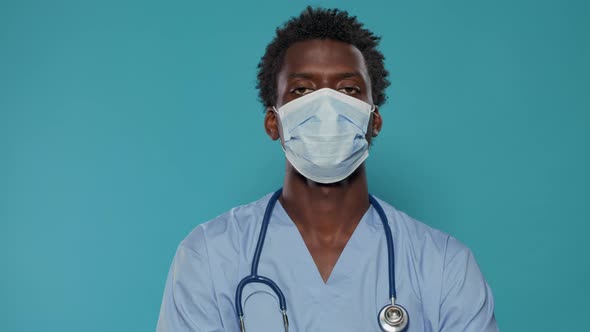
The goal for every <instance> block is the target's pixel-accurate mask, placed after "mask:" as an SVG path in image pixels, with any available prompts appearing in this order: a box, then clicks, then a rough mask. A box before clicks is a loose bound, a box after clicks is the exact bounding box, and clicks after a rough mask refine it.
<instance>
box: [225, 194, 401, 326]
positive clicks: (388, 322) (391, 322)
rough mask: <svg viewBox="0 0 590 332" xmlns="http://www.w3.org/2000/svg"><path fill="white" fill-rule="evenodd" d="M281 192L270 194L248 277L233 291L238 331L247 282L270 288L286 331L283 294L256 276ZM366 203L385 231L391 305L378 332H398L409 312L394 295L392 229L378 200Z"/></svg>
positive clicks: (382, 313) (381, 314)
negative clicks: (271, 216)
mask: <svg viewBox="0 0 590 332" xmlns="http://www.w3.org/2000/svg"><path fill="white" fill-rule="evenodd" d="M282 191H283V189H282V188H281V189H279V190H277V191H276V192H275V193H274V194H273V195H272V197H271V198H270V201H269V202H268V205H267V206H266V210H265V211H264V217H263V218H262V227H261V228H260V234H259V235H258V243H256V250H255V251H254V257H253V258H252V270H251V272H250V275H249V276H246V277H245V278H244V279H242V280H241V281H240V283H239V284H238V288H237V289H236V298H235V301H236V312H237V314H238V318H239V320H240V331H241V332H245V331H246V326H245V325H244V310H243V308H242V292H243V291H244V287H245V286H246V285H247V284H250V283H261V284H265V285H267V286H268V287H270V288H271V289H272V290H273V292H275V294H276V295H277V296H278V298H279V307H280V308H281V312H282V314H283V324H284V326H285V332H288V331H289V318H288V317H287V301H286V300H285V295H284V294H283V292H282V291H281V289H280V288H279V286H277V284H276V283H275V282H274V281H272V280H271V279H269V278H267V277H264V276H261V275H258V263H260V254H261V253H262V246H263V245H264V239H265V238H266V231H267V229H268V224H269V222H270V215H271V214H272V211H273V209H274V207H275V204H276V203H277V201H278V199H279V196H280V195H281V193H282ZM369 202H371V204H372V205H373V207H374V208H375V210H377V213H378V214H379V218H381V223H383V228H384V229H385V238H386V239H387V255H388V256H387V261H388V264H389V298H390V299H391V304H388V305H386V306H384V307H383V308H382V309H381V310H380V311H379V315H378V316H377V319H378V321H379V326H380V327H381V331H384V332H401V331H403V330H404V329H405V328H406V326H407V325H408V312H407V311H406V309H404V307H402V306H400V305H399V304H395V297H396V293H395V271H394V270H395V262H394V256H393V236H392V235H391V228H389V224H388V221H387V216H386V215H385V212H384V211H383V208H382V207H381V205H380V204H379V202H377V200H376V199H375V198H374V197H373V196H371V195H369Z"/></svg>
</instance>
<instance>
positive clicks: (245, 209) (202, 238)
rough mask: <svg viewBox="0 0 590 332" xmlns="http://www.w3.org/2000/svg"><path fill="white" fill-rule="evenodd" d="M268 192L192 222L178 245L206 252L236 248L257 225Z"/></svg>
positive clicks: (233, 249)
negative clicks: (210, 217)
mask: <svg viewBox="0 0 590 332" xmlns="http://www.w3.org/2000/svg"><path fill="white" fill-rule="evenodd" d="M270 196H271V194H267V195H265V196H264V197H262V198H260V199H258V200H256V201H254V202H252V203H249V204H245V205H240V206H236V207H234V208H232V209H230V210H229V211H226V212H225V213H223V214H221V215H219V216H217V217H215V218H213V219H211V220H208V221H206V222H204V223H202V224H200V225H198V226H196V227H195V228H194V229H193V230H192V231H191V232H190V233H189V234H188V235H187V236H186V237H185V238H184V239H183V240H182V242H181V244H180V245H181V246H182V247H185V248H188V249H190V250H193V251H196V252H200V251H203V250H207V251H208V252H209V256H212V255H214V254H215V252H217V251H219V250H221V251H224V252H225V253H228V251H237V249H238V247H239V246H240V244H241V243H243V242H244V241H243V239H244V237H250V236H252V235H253V234H254V233H255V232H256V230H257V229H258V228H259V226H260V223H261V217H262V215H263V214H264V210H265V208H266V204H267V203H268V200H269V199H270Z"/></svg>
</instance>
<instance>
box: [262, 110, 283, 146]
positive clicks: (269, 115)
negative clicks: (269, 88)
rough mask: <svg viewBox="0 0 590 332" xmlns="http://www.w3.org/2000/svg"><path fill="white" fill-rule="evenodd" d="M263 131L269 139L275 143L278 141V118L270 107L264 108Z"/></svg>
mask: <svg viewBox="0 0 590 332" xmlns="http://www.w3.org/2000/svg"><path fill="white" fill-rule="evenodd" d="M264 130H265V131H266V134H267V135H268V137H270V139H272V140H273V141H276V140H278V139H279V137H280V135H279V118H278V116H277V113H275V111H274V110H273V109H272V106H269V107H267V108H266V115H265V116H264Z"/></svg>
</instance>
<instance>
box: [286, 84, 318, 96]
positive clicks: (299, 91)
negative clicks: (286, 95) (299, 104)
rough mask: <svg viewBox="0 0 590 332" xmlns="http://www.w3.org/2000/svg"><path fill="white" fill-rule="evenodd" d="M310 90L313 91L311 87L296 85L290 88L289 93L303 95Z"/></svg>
mask: <svg viewBox="0 0 590 332" xmlns="http://www.w3.org/2000/svg"><path fill="white" fill-rule="evenodd" d="M310 92H313V89H310V88H306V87H303V86H300V87H296V88H294V89H292V90H291V93H292V94H294V95H297V96H303V95H306V94H308V93H310Z"/></svg>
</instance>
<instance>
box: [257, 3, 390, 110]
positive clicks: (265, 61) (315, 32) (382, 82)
mask: <svg viewBox="0 0 590 332" xmlns="http://www.w3.org/2000/svg"><path fill="white" fill-rule="evenodd" d="M310 39H333V40H338V41H342V42H345V43H348V44H351V45H353V46H355V47H356V48H357V49H358V50H359V51H360V52H361V53H362V55H363V58H364V60H365V65H366V66H367V71H368V73H369V77H370V79H371V89H372V92H373V103H374V104H375V105H377V106H381V105H382V104H383V103H384V102H385V100H386V98H387V97H386V95H385V88H387V87H388V86H389V84H390V83H389V80H388V79H387V76H388V75H389V73H388V71H387V70H386V69H385V65H384V60H385V57H384V56H383V54H382V53H381V52H380V51H379V50H377V46H378V45H379V41H380V39H381V37H378V36H375V35H374V34H373V32H371V31H369V30H367V29H364V28H363V24H362V23H360V22H359V21H358V20H357V18H356V16H350V15H349V14H348V12H346V11H343V10H339V9H324V8H312V7H311V6H308V7H307V8H306V9H305V10H303V12H301V14H300V15H299V16H298V17H292V18H291V19H290V20H289V21H287V22H286V23H285V24H284V25H283V26H282V27H280V28H277V30H276V36H275V38H274V39H273V40H272V41H271V42H270V44H268V46H267V47H266V51H265V52H264V55H263V56H262V58H261V59H260V63H258V82H257V85H256V88H257V89H258V91H259V98H260V101H261V102H262V103H263V104H264V106H265V107H268V106H272V105H275V103H276V99H277V75H278V73H279V71H280V70H281V66H282V65H283V58H284V56H285V52H286V51H287V49H288V48H289V47H290V46H291V45H292V44H294V43H296V42H299V41H304V40H310Z"/></svg>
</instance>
